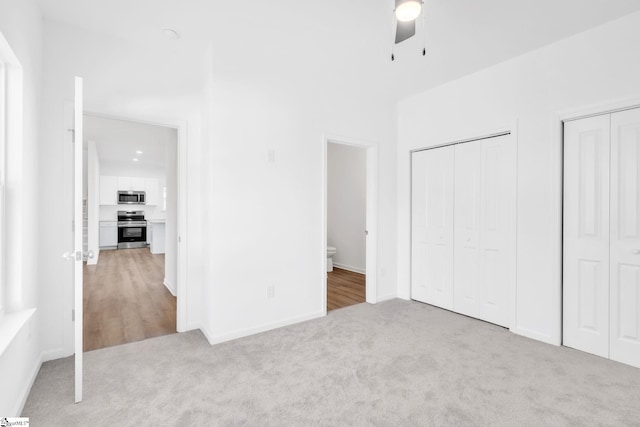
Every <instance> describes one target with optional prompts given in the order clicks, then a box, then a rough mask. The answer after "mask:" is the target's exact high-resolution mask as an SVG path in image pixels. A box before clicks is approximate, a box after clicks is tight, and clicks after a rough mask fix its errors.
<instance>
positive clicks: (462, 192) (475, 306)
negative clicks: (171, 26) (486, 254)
mask: <svg viewBox="0 0 640 427" xmlns="http://www.w3.org/2000/svg"><path fill="white" fill-rule="evenodd" d="M480 152H481V144H480V143H476V142H471V143H466V144H458V145H456V146H455V185H454V193H455V196H454V200H455V202H454V245H453V246H454V262H453V263H454V276H453V282H454V285H453V289H454V304H453V308H454V310H455V311H457V312H458V313H462V314H466V315H467V316H472V317H479V315H480V288H479V285H480V274H479V273H480V268H479V267H480V247H479V241H480V201H481V196H480V164H481V161H480V159H481V157H480Z"/></svg>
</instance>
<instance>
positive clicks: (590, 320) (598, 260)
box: [563, 115, 610, 357]
mask: <svg viewBox="0 0 640 427" xmlns="http://www.w3.org/2000/svg"><path fill="white" fill-rule="evenodd" d="M609 121H610V117H609V115H605V116H596V117H591V118H587V119H583V120H576V121H571V122H567V123H565V129H564V132H565V138H564V210H563V212H564V213H563V223H564V227H563V241H564V254H563V301H564V302H563V306H564V309H563V312H564V314H563V331H564V332H563V341H564V345H566V346H569V347H573V348H576V349H578V350H583V351H587V352H589V353H593V354H597V355H599V356H602V357H608V356H609V147H610V135H609V129H610V126H609Z"/></svg>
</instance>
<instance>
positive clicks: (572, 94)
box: [398, 13, 640, 344]
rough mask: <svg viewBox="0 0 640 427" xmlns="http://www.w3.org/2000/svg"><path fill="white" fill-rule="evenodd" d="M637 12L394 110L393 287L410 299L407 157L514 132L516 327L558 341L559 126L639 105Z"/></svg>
mask: <svg viewBox="0 0 640 427" xmlns="http://www.w3.org/2000/svg"><path fill="white" fill-rule="evenodd" d="M638 28H640V13H634V14H631V15H628V16H626V17H623V18H621V19H618V20H616V21H612V22H609V23H607V24H604V25H602V26H599V27H596V28H594V29H592V30H589V31H586V32H583V33H580V34H578V35H575V36H573V37H570V38H567V39H565V40H562V41H559V42H556V43H554V44H552V45H549V46H546V47H543V48H541V49H538V50H535V51H533V52H530V53H528V54H525V55H523V56H520V57H517V58H515V59H512V60H509V61H507V62H504V63H501V64H498V65H495V66H493V67H490V68H487V69H485V70H482V71H480V72H477V73H475V74H472V75H470V76H467V77H464V78H461V79H459V80H456V81H453V82H450V83H447V84H445V85H442V86H439V87H437V88H434V89H432V90H429V91H426V92H424V93H421V94H417V95H415V96H412V97H409V98H406V99H404V100H402V101H401V102H400V103H399V109H398V135H399V141H398V185H399V191H398V253H399V254H398V257H399V268H398V283H399V294H400V295H401V296H402V297H404V298H409V297H410V150H412V149H416V148H423V147H428V146H434V145H438V144H443V143H447V142H452V141H456V140H460V139H464V138H469V137H474V136H479V135H483V134H487V133H488V132H490V131H493V130H498V129H504V128H505V127H510V128H513V126H512V125H513V124H514V123H517V129H512V130H513V131H514V132H515V133H516V134H517V144H518V146H517V151H518V160H517V166H518V183H517V199H518V202H517V208H518V219H517V222H518V226H517V233H518V235H517V240H518V243H517V286H516V289H515V292H516V299H515V301H516V302H515V304H516V307H515V314H516V324H515V325H511V329H512V330H513V331H514V332H516V333H518V334H521V335H525V336H529V337H531V338H535V339H538V340H541V341H545V342H549V343H553V344H560V342H561V321H562V319H561V295H562V288H561V262H560V257H561V238H562V235H561V219H562V218H561V200H560V195H561V185H562V181H561V176H562V175H561V170H560V168H561V165H562V161H561V153H562V151H561V135H559V134H560V132H561V130H560V129H561V123H560V119H559V115H560V114H562V113H563V112H565V111H567V110H572V109H580V108H584V107H586V106H591V105H594V104H606V103H610V102H611V103H613V102H619V101H621V100H624V99H631V98H635V99H640V80H638V75H640V55H638V46H639V45H640V32H638Z"/></svg>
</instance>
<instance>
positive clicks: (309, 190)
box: [205, 47, 396, 342]
mask: <svg viewBox="0 0 640 427" xmlns="http://www.w3.org/2000/svg"><path fill="white" fill-rule="evenodd" d="M243 51H244V49H242V50H241V49H238V52H243ZM317 51H322V48H320V47H318V48H315V49H314V52H317ZM232 61H233V58H227V57H224V56H223V57H219V56H218V55H216V63H215V64H220V63H228V62H232ZM317 61H318V60H314V61H311V62H307V61H305V60H304V59H302V58H300V57H299V56H297V55H290V57H289V58H288V59H286V60H283V61H282V62H281V63H279V64H277V65H274V64H270V65H271V66H273V67H274V68H275V74H278V75H279V76H280V77H279V78H278V79H276V80H274V77H273V75H270V74H268V73H262V71H261V67H259V66H256V67H252V68H246V69H243V70H242V72H241V73H240V74H235V73H232V75H228V74H226V73H225V72H224V70H220V69H219V68H218V67H216V66H214V67H213V77H212V81H211V85H212V93H213V96H212V99H213V100H212V108H211V109H212V111H211V122H210V123H211V126H210V129H209V132H210V135H211V136H210V140H209V141H208V147H209V150H210V153H211V154H210V165H211V166H210V173H211V175H212V176H211V192H210V193H208V194H207V197H208V198H209V199H210V203H211V207H210V209H211V214H210V218H209V222H208V226H209V227H210V231H209V232H208V234H207V236H208V244H209V245H210V251H211V255H210V256H209V259H210V266H209V268H210V270H209V271H210V279H209V281H208V288H207V303H208V308H207V315H208V318H207V320H206V330H205V332H206V334H207V336H208V338H209V340H210V341H211V342H218V341H223V340H227V339H231V338H235V337H239V336H243V335H247V334H250V333H254V332H258V331H261V330H266V329H270V328H274V327H278V326H280V325H284V324H287V323H291V322H296V321H300V320H304V319H307V318H310V317H315V316H320V315H322V313H323V309H324V307H323V303H322V302H323V297H322V295H323V293H324V292H325V277H326V270H325V262H326V252H325V249H324V247H325V243H326V230H324V224H323V222H324V219H323V217H324V215H323V210H324V200H323V199H324V195H323V192H324V179H325V177H324V159H323V157H324V135H326V134H332V135H341V136H346V137H350V138H355V139H358V140H362V141H371V145H373V146H376V147H378V153H379V158H378V165H379V168H378V171H379V187H378V189H379V194H378V201H379V202H378V211H379V216H378V227H377V229H376V230H370V231H371V232H372V233H377V234H378V244H379V247H378V260H379V263H378V272H377V274H378V289H377V298H379V299H382V298H390V297H393V296H395V295H396V282H395V260H396V256H395V245H396V238H395V232H396V229H395V207H394V206H393V203H389V201H390V200H395V198H396V193H395V176H396V175H395V121H394V116H395V108H394V106H393V104H392V103H391V102H389V101H388V100H385V99H382V98H380V97H377V95H376V94H374V93H372V92H370V91H369V90H368V89H367V88H366V87H362V86H360V85H358V84H357V83H356V81H355V80H354V82H353V84H348V83H347V84H345V87H343V86H342V84H341V80H340V79H341V78H343V77H344V76H343V75H340V74H339V73H325V72H324V71H323V70H322V69H316V68H315V66H314V64H317V63H318V62H317ZM215 64H214V65H215ZM303 64H307V65H303ZM304 67H309V69H306V68H304ZM301 68H303V69H301ZM271 71H274V70H271ZM292 74H293V75H292ZM280 79H282V80H280ZM270 149H273V150H275V161H274V162H272V163H270V162H269V161H268V157H267V153H268V151H269V150H270ZM271 285H273V286H274V287H275V297H274V298H271V299H268V298H267V287H268V286H271Z"/></svg>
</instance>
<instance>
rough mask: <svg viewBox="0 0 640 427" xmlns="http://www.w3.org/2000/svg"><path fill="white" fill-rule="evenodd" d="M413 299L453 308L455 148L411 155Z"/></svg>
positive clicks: (425, 151)
mask: <svg viewBox="0 0 640 427" xmlns="http://www.w3.org/2000/svg"><path fill="white" fill-rule="evenodd" d="M411 170H412V178H411V179H412V181H411V182H412V184H411V193H412V194H411V298H412V299H415V300H417V301H422V302H426V303H428V304H433V305H436V306H438V307H442V308H446V309H449V310H451V309H452V308H453V170H454V165H453V147H442V148H437V149H432V150H424V151H418V152H415V153H413V154H412V166H411Z"/></svg>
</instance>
